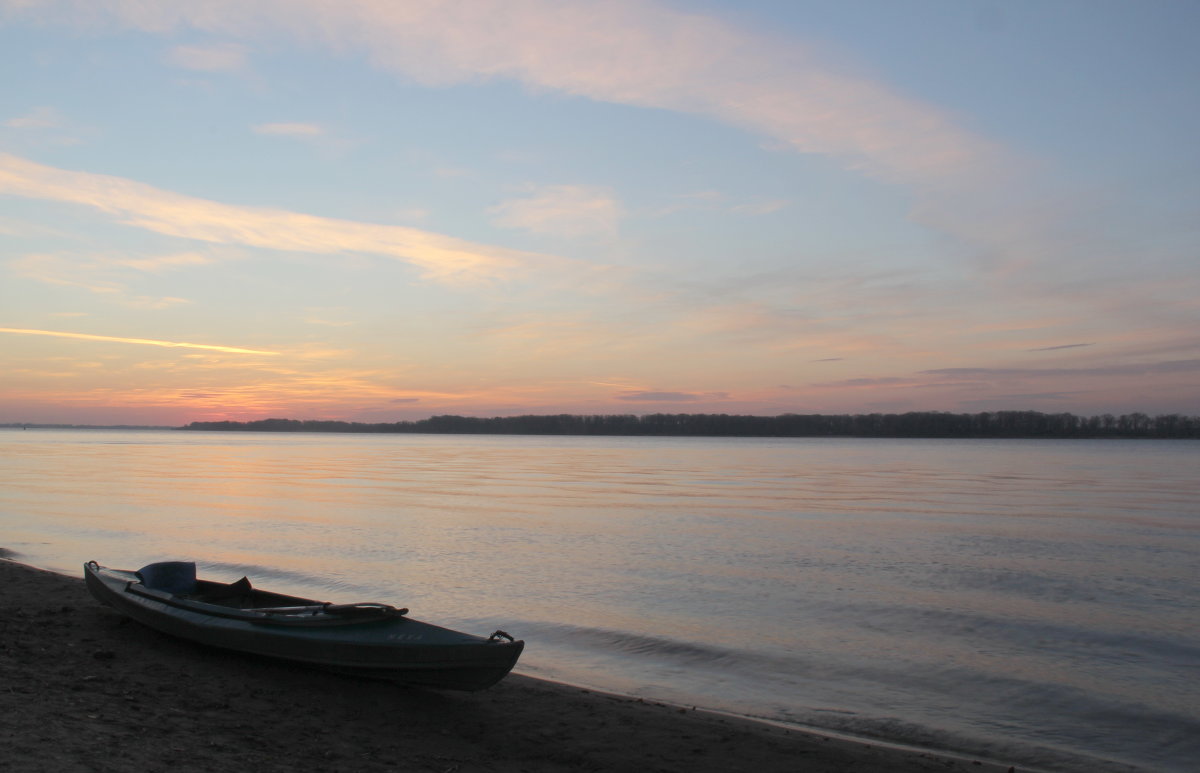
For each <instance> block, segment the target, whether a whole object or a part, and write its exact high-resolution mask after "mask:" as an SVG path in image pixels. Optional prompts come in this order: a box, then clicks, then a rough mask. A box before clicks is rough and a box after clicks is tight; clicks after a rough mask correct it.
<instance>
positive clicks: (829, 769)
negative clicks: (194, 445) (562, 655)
mask: <svg viewBox="0 0 1200 773" xmlns="http://www.w3.org/2000/svg"><path fill="white" fill-rule="evenodd" d="M17 558H19V556H18V557H17ZM81 574H82V570H81ZM531 646H536V645H534V644H531ZM527 652H528V651H527ZM0 717H3V721H2V722H0V769H2V770H5V771H11V772H13V773H16V772H17V771H22V772H24V771H38V772H39V773H40V772H41V771H51V770H53V771H89V772H90V771H97V772H103V771H121V772H124V771H139V773H142V772H144V773H152V772H153V771H214V772H217V771H220V772H222V773H223V772H224V771H230V770H249V771H252V773H268V772H271V771H288V773H293V772H294V771H296V770H309V771H346V772H349V771H397V770H401V771H410V770H411V771H434V772H436V773H471V772H472V771H480V772H481V773H483V772H484V771H489V772H492V773H520V772H522V771H524V772H527V773H541V772H542V771H564V772H565V771H662V772H670V773H676V772H677V773H729V772H730V771H753V772H754V773H772V772H774V771H779V772H780V773H785V772H786V773H808V772H810V771H811V772H812V773H833V772H835V771H837V772H840V773H867V772H869V771H888V773H909V772H910V771H911V772H916V771H941V772H945V771H979V772H980V773H995V772H996V771H1000V772H1001V773H1003V771H1008V770H1010V768H1009V766H1008V765H996V764H992V763H986V762H985V763H980V762H976V761H973V760H970V759H955V758H951V757H946V756H941V755H938V754H934V753H922V752H910V751H905V750H898V749H891V748H887V747H881V746H874V745H870V744H864V743H857V742H853V741H846V740H840V739H836V738H827V737H825V736H822V735H820V734H819V733H811V732H806V731H801V730H788V729H781V728H777V727H773V726H769V725H764V724H760V723H756V722H750V721H744V720H740V719H735V718H730V717H725V716H721V715H717V714H710V713H707V712H704V711H694V710H691V709H680V708H678V707H673V706H665V705H661V704H656V703H650V702H643V701H639V700H636V699H630V698H624V697H617V696H612V695H606V694H603V693H597V692H593V691H588V690H582V689H579V688H576V687H570V686H566V685H560V684H555V683H552V682H546V681H541V680H537V679H531V678H528V677H522V676H517V675H512V676H509V677H508V678H507V679H505V680H504V681H503V682H501V683H500V684H498V685H496V686H495V687H493V688H491V689H489V690H486V691H484V692H479V693H452V692H437V691H431V690H421V689H413V688H405V687H401V686H397V685H394V684H390V683H386V682H377V681H369V680H363V679H355V678H350V677H344V676H338V675H335V674H330V673H325V672H322V671H317V670H312V669H308V668H303V667H299V666H292V665H289V664H286V663H280V662H277V661H272V660H267V659H262V658H253V657H247V656H243V655H238V654H235V653H229V652H224V651H221V650H216V649H211V648H204V647H200V646H198V645H194V644H191V643H189V642H185V641H180V640H177V639H172V638H170V637H167V636H164V635H162V634H159V633H157V632H155V631H153V630H150V629H148V628H145V627H143V626H141V625H138V624H137V623H133V622H131V621H129V620H127V619H126V618H124V617H122V616H121V615H120V614H118V613H117V612H115V611H114V610H111V609H109V608H108V607H105V606H103V605H101V604H100V603H99V602H97V601H95V600H94V599H92V597H91V596H90V595H89V594H88V592H87V590H86V589H85V587H84V583H83V580H82V577H80V578H72V577H64V576H62V575H58V574H53V573H50V572H45V571H41V570H38V569H33V568H30V567H28V566H24V565H22V564H20V563H16V562H14V561H10V560H4V559H0Z"/></svg>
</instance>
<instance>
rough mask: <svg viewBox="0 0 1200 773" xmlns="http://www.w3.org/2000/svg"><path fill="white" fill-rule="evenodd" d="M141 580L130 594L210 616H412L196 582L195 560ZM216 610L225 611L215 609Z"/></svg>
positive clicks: (247, 586)
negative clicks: (191, 609)
mask: <svg viewBox="0 0 1200 773" xmlns="http://www.w3.org/2000/svg"><path fill="white" fill-rule="evenodd" d="M134 575H135V576H136V577H137V578H138V580H140V582H130V583H129V585H128V586H127V587H126V592H127V593H133V594H136V595H139V596H146V597H150V598H155V599H157V600H159V601H163V602H164V603H167V604H170V605H172V606H177V607H184V608H187V607H191V608H195V609H203V610H204V611H206V612H207V613H208V614H218V615H221V616H231V617H239V618H243V619H246V620H249V621H251V622H256V623H267V624H277V625H339V624H341V625H345V624H347V623H364V622H371V621H374V620H386V619H390V618H396V617H402V616H404V615H406V614H408V609H397V608H396V607H393V606H391V605H389V604H380V603H378V602H366V603H359V604H331V603H329V602H327V601H316V600H314V599H306V598H301V597H300V596H289V595H286V594H283V593H274V592H272V591H265V590H259V589H258V588H255V587H253V585H251V583H250V579H249V578H247V577H243V578H242V579H240V580H238V581H236V582H231V583H223V582H214V581H212V580H200V579H197V578H196V564H195V563H193V562H191V561H162V562H159V563H155V564H149V565H147V566H144V567H142V568H141V569H139V570H137V571H136V572H134ZM211 607H219V608H222V609H221V610H220V611H214V610H212V609H211Z"/></svg>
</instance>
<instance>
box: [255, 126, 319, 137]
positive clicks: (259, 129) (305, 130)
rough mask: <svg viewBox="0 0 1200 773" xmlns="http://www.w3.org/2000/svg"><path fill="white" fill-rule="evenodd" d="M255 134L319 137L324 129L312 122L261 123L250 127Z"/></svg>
mask: <svg viewBox="0 0 1200 773" xmlns="http://www.w3.org/2000/svg"><path fill="white" fill-rule="evenodd" d="M252 128H253V130H254V133H255V134H273V135H280V136H284V137H301V138H303V137H320V136H322V135H323V134H325V130H324V129H323V128H321V127H320V126H317V125H316V124H312V123H263V124H259V125H257V126H254V127H252Z"/></svg>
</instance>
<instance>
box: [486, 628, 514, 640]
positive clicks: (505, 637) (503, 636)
mask: <svg viewBox="0 0 1200 773" xmlns="http://www.w3.org/2000/svg"><path fill="white" fill-rule="evenodd" d="M501 640H507V641H514V639H513V637H512V636H511V635H510V634H507V633H505V632H504V631H501V630H497V631H496V632H495V633H493V634H492V635H491V636H489V637H488V642H495V641H501Z"/></svg>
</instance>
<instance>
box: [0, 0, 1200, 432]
mask: <svg viewBox="0 0 1200 773" xmlns="http://www.w3.org/2000/svg"><path fill="white" fill-rule="evenodd" d="M1198 28H1200V4H1198V3H1195V2H1194V1H1193V0H1178V1H1177V2H1172V1H1170V0H1141V1H1140V2H1131V1H1126V0H1121V1H1120V2H1117V1H1113V0H1004V1H1003V2H1001V1H999V0H997V1H995V2H992V1H990V0H905V2H895V1H894V0H846V1H845V2H813V1H810V0H737V2H731V1H726V0H691V1H685V0H600V1H592V0H458V1H450V0H406V2H383V1H382V0H189V2H187V3H180V2H174V1H173V0H163V1H162V2H154V0H137V1H135V0H0V373H2V374H3V375H2V376H0V422H31V423H32V422H36V423H68V424H154V425H172V426H174V425H181V424H185V423H188V422H191V421H211V420H225V419H232V420H254V419H262V418H268V417H281V418H293V419H338V420H345V421H365V422H393V421H402V420H412V419H420V418H425V417H428V416H431V415H439V414H459V415H472V416H504V415H514V414H530V413H534V414H545V413H575V414H648V413H730V414H755V415H777V414H782V413H874V412H883V413H898V412H905V411H950V412H955V413H966V412H970V413H974V412H980V411H995V410H1037V411H1044V412H1051V413H1054V412H1071V413H1076V414H1080V415H1096V414H1103V413H1114V414H1122V413H1132V412H1143V413H1148V414H1151V415H1155V414H1163V413H1184V414H1190V415H1197V414H1200V250H1198V246H1200V142H1197V141H1196V138H1197V137H1200V90H1198V89H1197V85H1196V84H1197V82H1198V79H1200V47H1197V46H1195V45H1194V32H1195V30H1196V29H1198Z"/></svg>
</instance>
